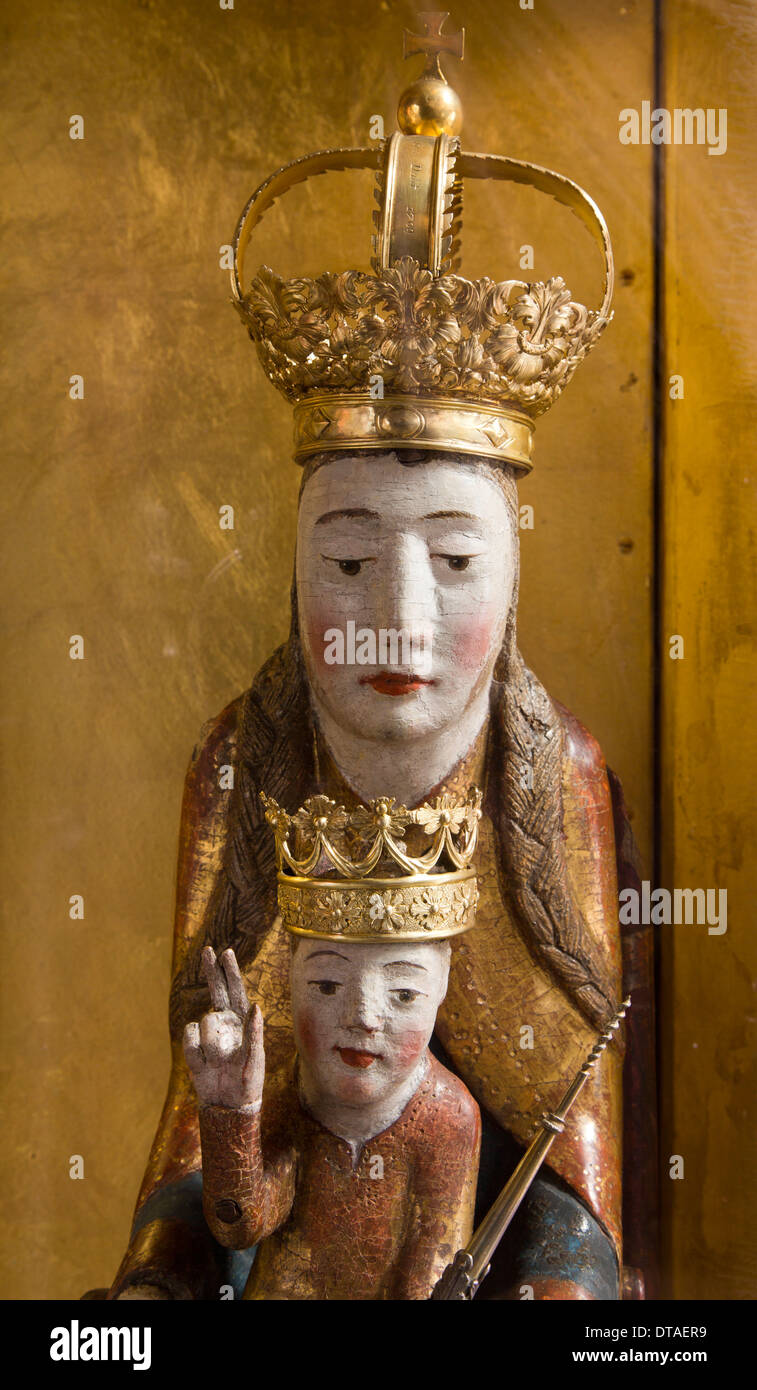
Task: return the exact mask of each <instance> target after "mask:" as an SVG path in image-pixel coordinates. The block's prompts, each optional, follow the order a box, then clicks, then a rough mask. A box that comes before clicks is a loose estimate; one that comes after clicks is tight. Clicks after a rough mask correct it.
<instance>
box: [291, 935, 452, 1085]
mask: <svg viewBox="0 0 757 1390" xmlns="http://www.w3.org/2000/svg"><path fill="white" fill-rule="evenodd" d="M449 957H450V948H449V943H448V942H446V941H437V942H425V941H424V942H402V941H400V942H395V943H394V944H391V943H387V944H384V943H383V942H345V941H319V940H314V939H307V940H302V941H300V942H299V943H298V945H297V948H296V949H295V951H294V954H293V958H292V972H291V985H292V1012H293V1015H294V1036H295V1042H296V1045H297V1051H298V1053H299V1056H300V1060H301V1063H302V1065H303V1067H304V1068H305V1069H306V1071H307V1074H308V1078H309V1081H310V1083H311V1085H314V1086H315V1088H316V1089H317V1090H318V1091H319V1092H320V1094H321V1095H323V1096H330V1097H333V1099H335V1100H339V1101H341V1102H342V1103H344V1104H348V1105H368V1104H370V1103H372V1102H375V1101H383V1100H386V1099H388V1098H389V1097H390V1096H391V1094H392V1092H393V1091H395V1090H398V1089H399V1088H400V1087H401V1086H402V1085H403V1084H404V1083H405V1082H406V1081H407V1080H409V1078H410V1077H411V1076H412V1074H413V1072H414V1071H415V1069H416V1068H417V1066H418V1064H419V1062H420V1059H421V1057H422V1056H423V1054H424V1052H425V1050H426V1047H427V1046H428V1042H429V1039H430V1037H431V1034H432V1033H433V1031H434V1023H435V1021H436V1011H437V1009H438V1008H439V1005H440V1004H441V1002H442V1000H443V998H444V995H445V992H446V989H447V976H448V973H449Z"/></svg>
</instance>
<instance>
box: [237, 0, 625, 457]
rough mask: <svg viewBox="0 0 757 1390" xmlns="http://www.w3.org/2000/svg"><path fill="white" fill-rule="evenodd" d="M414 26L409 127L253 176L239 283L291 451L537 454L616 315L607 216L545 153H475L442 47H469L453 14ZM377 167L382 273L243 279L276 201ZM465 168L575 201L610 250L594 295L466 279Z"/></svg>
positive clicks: (242, 227) (377, 255) (403, 118)
mask: <svg viewBox="0 0 757 1390" xmlns="http://www.w3.org/2000/svg"><path fill="white" fill-rule="evenodd" d="M420 18H421V20H422V21H423V22H424V26H425V30H426V32H425V34H424V35H423V36H420V37H418V36H416V35H412V34H409V33H408V31H407V30H406V31H405V56H406V57H408V56H410V55H411V54H413V53H418V52H423V53H425V55H426V68H425V71H424V73H423V74H422V76H421V77H420V79H419V80H418V81H416V82H414V83H413V84H411V86H410V87H409V88H407V90H406V91H405V92H404V93H403V94H402V97H401V98H400V104H399V111H398V123H399V126H400V130H399V131H398V132H397V133H396V134H394V135H392V136H390V137H389V138H388V139H386V140H381V141H379V142H377V143H376V145H375V146H371V147H369V148H361V149H331V150H321V151H319V152H317V153H315V154H310V155H305V156H304V157H303V158H302V159H297V160H295V161H294V162H293V163H292V164H287V165H285V166H284V167H283V168H281V169H278V170H277V171H276V172H275V173H274V174H272V175H271V176H270V178H267V179H266V180H265V182H264V183H262V184H261V185H260V187H259V188H257V189H256V190H255V192H254V193H253V195H252V197H251V198H250V199H249V201H248V203H247V205H246V207H245V209H244V211H243V213H242V216H241V218H240V220H239V224H238V226H237V230H236V233H235V236H234V242H233V251H234V263H233V269H232V276H231V280H232V292H233V296H234V303H235V306H236V308H237V309H238V311H239V313H240V314H241V316H242V319H243V320H244V323H245V324H246V325H247V327H248V329H249V332H250V336H251V337H252V338H253V340H254V342H255V343H256V345H257V349H258V354H259V357H260V360H261V362H262V364H263V368H264V370H265V372H266V374H267V376H268V377H269V379H270V381H271V382H272V383H273V385H274V386H276V387H277V388H278V389H279V390H280V391H282V392H283V394H284V395H285V396H286V397H287V399H288V400H290V401H292V402H293V403H294V408H295V409H294V434H295V458H296V459H297V461H298V462H300V463H302V462H304V461H305V460H306V459H307V458H308V457H309V456H310V455H311V454H314V453H316V452H320V451H321V450H324V449H327V450H341V451H346V450H352V451H354V450H355V449H356V448H360V449H366V448H367V449H381V450H383V451H385V452H386V451H388V450H390V449H397V448H403V447H405V448H407V447H413V448H419V447H420V448H428V449H433V450H435V451H441V452H464V453H469V454H477V455H482V456H484V457H486V458H489V459H492V460H496V461H498V462H501V463H508V464H511V465H512V466H513V467H514V468H515V469H516V471H520V472H528V470H529V469H530V468H531V452H532V445H533V429H534V423H533V422H534V419H535V417H536V416H538V415H540V414H542V413H543V412H544V411H545V410H548V409H549V407H550V406H551V405H552V404H553V402H554V401H555V400H556V399H557V397H558V396H559V395H560V393H561V391H562V390H563V388H564V387H565V386H566V385H567V383H568V382H569V381H570V379H571V377H572V375H573V373H574V371H575V369H576V367H577V366H578V363H579V362H581V361H582V360H583V358H584V357H585V356H586V354H587V353H588V352H589V351H590V349H591V348H592V347H593V346H594V343H595V342H596V341H597V338H598V337H599V335H600V333H601V332H602V331H603V329H604V328H605V327H606V325H607V323H608V322H609V319H610V317H611V315H610V303H611V300H612V293H613V261H612V251H611V247H610V239H609V235H608V232H607V227H606V225H605V222H604V218H603V217H602V214H601V212H600V211H599V208H598V207H597V206H596V204H595V203H594V202H593V201H592V199H591V198H590V197H589V196H588V194H586V193H584V191H583V189H581V188H579V186H578V185H577V184H575V183H573V182H572V181H571V180H570V179H567V178H564V177H563V175H561V174H555V173H552V172H551V171H550V170H548V169H543V168H541V167H540V166H539V165H536V164H528V163H523V162H521V161H520V160H516V159H507V158H505V157H504V156H502V155H491V154H490V155H487V154H469V153H466V152H465V151H463V150H462V149H461V148H460V141H459V139H458V138H457V132H458V131H459V128H460V124H461V107H460V102H459V99H458V98H457V95H456V94H455V93H454V92H453V91H452V89H451V87H450V86H449V85H448V84H447V82H446V80H445V78H444V75H443V73H442V70H441V67H440V65H439V58H440V55H441V54H442V53H445V52H446V53H453V54H455V56H457V57H459V58H462V56H463V32H460V33H458V34H455V35H449V36H448V35H446V34H442V32H441V31H442V27H443V24H444V20H445V19H446V18H447V15H446V13H443V12H438V13H437V12H434V13H429V12H427V13H423V14H422V15H421V16H420ZM344 169H374V170H375V171H376V189H375V197H376V201H377V203H378V208H377V209H376V211H375V212H374V214H373V217H374V224H375V228H376V233H375V236H374V237H373V249H374V255H373V257H372V260H371V264H372V269H373V274H370V273H368V272H367V271H363V270H346V271H342V272H333V271H327V272H325V273H324V274H322V275H318V276H316V277H315V278H314V279H305V278H296V279H282V278H281V277H280V276H278V275H276V274H275V273H274V271H273V270H270V269H269V268H268V267H267V266H263V267H262V268H261V269H260V270H259V272H258V274H257V275H256V276H255V278H254V279H253V281H252V283H251V284H250V285H249V286H248V288H247V289H246V290H245V288H244V256H245V251H246V248H247V245H248V242H249V239H250V235H251V233H252V232H253V230H254V228H255V227H256V226H257V224H258V222H259V221H260V219H261V217H262V216H263V214H264V213H265V211H266V210H267V209H268V208H270V207H271V205H272V203H273V202H274V201H275V199H276V198H278V197H279V196H280V195H281V194H282V193H284V192H286V190H287V189H289V188H292V187H293V186H294V185H295V184H298V183H302V182H303V181H304V180H306V179H309V178H313V177H314V176H316V175H318V174H323V173H325V172H326V171H327V170H344ZM466 179H501V180H509V181H511V182H514V183H525V184H530V185H531V186H533V187H535V188H537V189H540V190H541V191H542V192H544V193H548V194H550V195H551V196H552V197H553V198H556V199H557V200H558V202H560V203H564V204H566V205H567V206H568V207H569V208H571V210H572V211H573V212H574V213H576V215H577V216H578V217H579V218H580V220H581V221H582V222H583V223H584V224H585V226H586V227H588V229H589V230H590V231H591V232H592V234H593V235H594V237H595V238H596V240H597V242H598V244H599V247H600V249H601V251H602V255H603V258H604V273H605V285H604V298H603V301H602V304H601V307H600V308H599V309H586V308H584V306H583V305H582V304H578V303H576V302H575V301H574V300H573V298H572V296H571V293H570V291H569V290H568V289H567V287H566V285H565V283H564V282H563V280H562V279H560V278H559V277H558V278H554V279H550V280H548V281H547V282H546V283H542V282H537V283H533V284H527V283H525V282H524V281H522V280H505V281H502V282H500V283H495V282H494V281H492V280H489V279H481V280H466V279H464V278H463V277H462V276H460V275H458V274H456V271H457V269H458V267H459V259H458V252H459V249H460V225H461V213H462V201H463V185H464V181H465V180H466Z"/></svg>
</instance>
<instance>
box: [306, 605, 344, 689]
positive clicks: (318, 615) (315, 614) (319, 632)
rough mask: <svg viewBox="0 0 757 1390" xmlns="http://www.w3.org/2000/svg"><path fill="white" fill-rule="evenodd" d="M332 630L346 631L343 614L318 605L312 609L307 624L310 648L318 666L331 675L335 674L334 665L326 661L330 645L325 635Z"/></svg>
mask: <svg viewBox="0 0 757 1390" xmlns="http://www.w3.org/2000/svg"><path fill="white" fill-rule="evenodd" d="M332 628H338V629H339V631H340V632H344V631H345V628H346V620H345V617H344V614H343V613H335V612H334V609H333V608H332V607H329V608H326V607H325V606H324V607H319V606H318V605H317V604H316V605H315V607H313V608H311V609H310V611H309V613H308V616H307V621H306V624H305V630H306V632H307V641H308V647H309V649H310V651H311V653H312V656H313V660H314V661H315V662H316V663H317V665H318V666H320V667H321V668H322V670H324V671H328V672H329V673H331V672H333V670H334V663H333V662H327V661H326V652H327V650H328V649H329V644H328V643H327V642H326V640H325V637H324V634H325V633H326V632H329V631H330V630H331V629H332Z"/></svg>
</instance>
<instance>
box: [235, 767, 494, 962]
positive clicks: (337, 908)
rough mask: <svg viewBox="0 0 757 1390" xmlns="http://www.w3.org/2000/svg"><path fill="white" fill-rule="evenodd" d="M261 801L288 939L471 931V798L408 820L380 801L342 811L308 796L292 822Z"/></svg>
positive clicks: (416, 937)
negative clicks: (272, 847)
mask: <svg viewBox="0 0 757 1390" xmlns="http://www.w3.org/2000/svg"><path fill="white" fill-rule="evenodd" d="M261 798H262V800H263V803H264V805H265V808H266V820H267V821H268V823H269V825H271V827H272V829H273V833H274V839H275V843H276V863H277V866H278V899H279V910H280V912H281V917H282V921H283V923H284V926H285V927H286V928H287V930H288V931H290V932H292V933H293V934H294V935H297V936H317V937H328V938H333V939H337V940H345V941H346V940H351V941H377V940H379V941H380V940H386V939H392V940H402V941H428V940H443V939H445V938H447V937H450V936H456V935H458V933H460V932H464V931H467V930H468V928H469V927H471V926H472V925H473V922H474V920H475V911H476V903H477V900H478V890H477V885H476V875H475V871H474V869H473V868H471V860H472V858H473V853H474V850H475V847H476V841H477V838H478V822H479V820H480V817H481V793H480V792H479V791H478V789H477V788H475V787H474V788H471V790H470V792H469V793H468V795H467V797H465V798H461V797H453V796H450V795H448V794H445V795H443V796H440V797H438V798H437V799H436V800H434V801H432V802H426V803H424V805H423V806H419V807H418V808H417V809H415V810H408V808H407V807H406V806H397V805H395V802H394V799H393V798H392V797H379V798H377V799H376V800H375V801H372V802H371V803H370V805H369V806H368V807H362V806H361V807H359V808H358V809H357V810H355V811H348V810H347V809H346V808H345V807H344V806H338V805H337V804H336V803H335V802H334V801H331V800H330V799H329V798H328V797H326V796H315V797H310V798H309V800H308V801H306V802H305V804H304V806H302V807H301V808H300V809H299V811H297V812H296V813H295V814H294V815H289V814H288V813H287V812H286V811H284V810H282V808H281V807H280V806H279V805H278V804H277V802H275V801H274V800H273V799H272V798H270V797H267V796H266V795H265V793H264V792H261ZM413 837H414V838H415V840H416V841H417V845H415V846H413V847H412V849H411V848H410V847H409V846H408V843H407V842H408V840H409V839H411V838H413ZM440 866H443V867H440ZM395 870H396V872H395ZM319 871H320V872H319Z"/></svg>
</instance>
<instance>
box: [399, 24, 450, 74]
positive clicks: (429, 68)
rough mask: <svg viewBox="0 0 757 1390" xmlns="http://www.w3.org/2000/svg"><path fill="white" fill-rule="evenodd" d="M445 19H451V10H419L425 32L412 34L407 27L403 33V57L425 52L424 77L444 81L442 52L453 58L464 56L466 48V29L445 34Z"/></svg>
mask: <svg viewBox="0 0 757 1390" xmlns="http://www.w3.org/2000/svg"><path fill="white" fill-rule="evenodd" d="M445 19H449V10H419V12H418V20H419V22H420V23H421V24H422V25H423V27H424V29H425V31H426V32H425V34H411V33H410V30H409V29H405V31H404V35H403V38H404V52H403V57H404V58H412V57H414V56H415V54H416V53H425V55H426V68H425V71H424V74H423V75H424V77H432V76H433V77H439V78H441V79H442V81H444V80H445V78H444V73H443V72H442V70H441V67H440V65H439V59H440V57H441V55H442V53H449V54H451V56H452V57H453V58H462V57H463V53H464V49H465V30H464V29H458V31H457V33H455V34H443V33H442V26H443V24H444V21H445ZM411 44H412V45H413V46H412V47H411Z"/></svg>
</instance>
